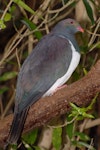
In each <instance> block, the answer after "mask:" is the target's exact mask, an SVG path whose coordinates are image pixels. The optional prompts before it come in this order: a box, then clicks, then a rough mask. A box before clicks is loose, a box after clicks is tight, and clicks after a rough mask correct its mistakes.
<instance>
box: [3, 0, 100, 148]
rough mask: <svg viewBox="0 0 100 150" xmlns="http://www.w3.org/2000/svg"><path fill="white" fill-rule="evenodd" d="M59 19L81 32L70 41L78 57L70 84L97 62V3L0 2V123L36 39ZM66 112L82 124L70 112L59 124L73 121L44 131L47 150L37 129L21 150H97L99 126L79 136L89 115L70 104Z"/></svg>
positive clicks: (99, 107)
mask: <svg viewBox="0 0 100 150" xmlns="http://www.w3.org/2000/svg"><path fill="white" fill-rule="evenodd" d="M65 18H74V19H76V20H77V21H78V22H79V23H80V24H81V26H82V27H83V28H84V31H85V32H84V34H78V35H76V38H77V41H78V43H79V45H80V49H81V54H82V57H81V62H80V64H79V66H78V68H77V69H76V71H75V72H74V74H73V76H72V77H71V79H70V80H69V81H68V84H70V83H71V82H74V81H76V80H78V79H80V78H81V77H83V76H84V75H86V74H87V73H88V71H89V70H90V69H91V67H92V66H93V65H94V64H95V63H96V61H97V60H98V59H99V58H100V0H58V1H56V0H38V1H36V0H30V1H28V0H0V37H1V38H0V115H1V118H3V117H5V116H6V115H7V114H9V113H11V112H13V107H14V96H15V89H16V79H17V75H18V72H19V69H20V67H21V65H22V63H23V61H24V60H25V58H26V57H27V56H28V54H29V53H30V52H31V51H32V49H33V48H34V47H35V45H36V44H37V42H38V41H39V40H40V39H41V37H42V36H43V35H45V34H48V33H49V31H50V30H51V28H52V27H53V26H54V25H55V24H56V23H57V22H58V21H60V20H62V19H65ZM99 98H100V97H98V98H97V101H96V102H95V104H94V105H92V110H91V111H90V113H91V114H94V116H95V120H96V118H98V117H100V103H99ZM95 99H96V98H95ZM72 108H73V109H74V113H75V109H76V110H77V111H78V112H81V111H83V112H81V114H85V116H84V117H83V116H81V117H82V120H77V119H76V120H77V121H76V120H73V112H71V115H72V116H71V117H70V118H68V117H61V118H60V122H61V123H64V122H66V121H68V122H70V121H71V120H70V119H72V120H73V121H72V122H71V123H70V124H69V125H67V127H66V125H65V126H61V127H59V128H53V127H52V126H49V127H48V128H50V131H48V132H50V134H52V136H51V137H49V141H51V143H49V147H48V148H47V147H46V146H45V144H44V146H41V145H42V144H41V141H42V139H43V138H42V139H41V135H42V134H43V131H44V130H42V129H38V130H35V131H33V132H32V133H29V134H28V135H26V136H24V137H22V141H23V143H24V145H25V146H26V147H27V149H29V150H31V149H32V147H34V149H36V150H37V149H40V148H39V147H42V149H43V147H45V148H44V149H50V150H55V149H56V150H59V149H62V150H64V149H65V150H66V149H71V150H76V149H77V148H79V149H83V150H85V149H86V148H88V149H89V150H94V149H98V150H99V148H100V138H98V137H100V132H98V131H99V130H100V126H97V127H92V128H90V129H88V130H85V125H86V123H87V122H88V120H90V118H92V115H90V114H87V113H86V109H85V108H83V109H80V108H78V107H77V106H74V105H73V104H72ZM73 109H72V110H73ZM75 116H77V115H76V114H75ZM87 116H88V117H87ZM90 116H91V117H90ZM62 118H63V119H62ZM66 118H67V119H66ZM82 124H83V125H84V126H83V127H82V126H81V125H82ZM91 124H92V122H91ZM69 131H70V132H69ZM74 131H75V132H74ZM44 133H45V132H44ZM73 133H74V135H73ZM94 133H95V134H94ZM48 135H49V134H48ZM42 136H43V135H42ZM50 139H51V140H50ZM72 139H73V140H72ZM47 140H48V138H47ZM72 141H73V142H72ZM45 142H46V141H45Z"/></svg>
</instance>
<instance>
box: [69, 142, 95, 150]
mask: <svg viewBox="0 0 100 150" xmlns="http://www.w3.org/2000/svg"><path fill="white" fill-rule="evenodd" d="M72 144H73V145H75V146H77V147H78V148H82V147H86V148H88V149H89V150H96V149H95V148H94V147H93V146H92V145H90V144H87V143H85V142H82V141H72Z"/></svg>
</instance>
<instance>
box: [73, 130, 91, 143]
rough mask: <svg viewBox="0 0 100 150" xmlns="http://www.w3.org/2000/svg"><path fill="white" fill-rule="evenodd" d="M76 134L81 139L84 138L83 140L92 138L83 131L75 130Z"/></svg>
mask: <svg viewBox="0 0 100 150" xmlns="http://www.w3.org/2000/svg"><path fill="white" fill-rule="evenodd" d="M74 136H79V137H80V140H83V141H89V140H90V138H89V137H88V136H87V135H86V134H85V133H82V132H74Z"/></svg>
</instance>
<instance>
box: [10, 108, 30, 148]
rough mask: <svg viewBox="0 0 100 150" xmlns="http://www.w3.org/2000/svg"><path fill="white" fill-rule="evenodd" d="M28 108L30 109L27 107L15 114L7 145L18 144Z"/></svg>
mask: <svg viewBox="0 0 100 150" xmlns="http://www.w3.org/2000/svg"><path fill="white" fill-rule="evenodd" d="M28 110H29V109H25V110H23V111H22V112H19V113H15V114H14V119H13V122H12V126H11V129H10V132H9V135H8V139H7V143H8V144H7V145H9V144H17V142H18V140H19V138H20V136H21V133H22V130H23V127H24V123H25V121H26V117H27V114H28Z"/></svg>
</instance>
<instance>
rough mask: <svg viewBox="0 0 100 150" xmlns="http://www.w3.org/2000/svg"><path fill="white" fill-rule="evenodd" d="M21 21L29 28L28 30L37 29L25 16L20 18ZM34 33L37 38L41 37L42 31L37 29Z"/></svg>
mask: <svg viewBox="0 0 100 150" xmlns="http://www.w3.org/2000/svg"><path fill="white" fill-rule="evenodd" d="M21 22H22V23H24V24H25V25H26V26H27V27H28V28H29V29H30V31H33V30H36V29H37V26H36V25H35V24H34V23H33V22H32V21H30V20H29V19H27V18H24V19H22V20H21ZM34 35H35V36H36V38H37V39H39V40H40V39H41V38H42V33H41V32H40V31H39V30H37V31H35V32H34Z"/></svg>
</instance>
